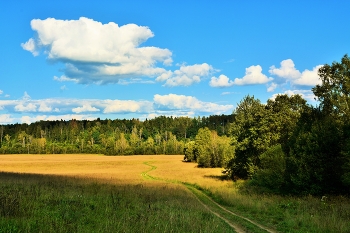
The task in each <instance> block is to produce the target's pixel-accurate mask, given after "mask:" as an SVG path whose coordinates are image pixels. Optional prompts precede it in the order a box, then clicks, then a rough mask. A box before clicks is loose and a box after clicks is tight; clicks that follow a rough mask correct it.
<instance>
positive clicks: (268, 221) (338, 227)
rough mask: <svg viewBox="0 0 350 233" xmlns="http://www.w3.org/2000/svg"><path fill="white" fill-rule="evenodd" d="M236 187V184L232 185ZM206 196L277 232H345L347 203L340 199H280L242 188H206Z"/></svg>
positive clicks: (349, 213)
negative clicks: (239, 190) (232, 190)
mask: <svg viewBox="0 0 350 233" xmlns="http://www.w3.org/2000/svg"><path fill="white" fill-rule="evenodd" d="M236 185H239V184H236ZM204 191H205V192H206V194H207V195H208V196H210V197H211V198H213V199H214V200H215V201H217V202H218V203H220V204H222V205H224V206H225V207H226V208H227V209H229V210H231V211H233V212H235V213H238V214H241V215H243V216H245V217H247V218H250V219H252V220H254V221H257V222H259V223H261V224H263V225H265V226H268V227H270V228H274V229H276V230H277V231H279V232H290V233H297V232H305V233H333V232H337V233H349V232H350V200H349V198H347V197H343V196H328V197H327V198H326V199H325V200H321V197H314V196H300V197H297V196H280V195H273V194H262V193H257V192H255V191H251V190H250V191H249V189H248V190H247V189H244V191H243V192H234V193H233V192H232V193H229V192H227V190H220V189H215V190H214V189H207V190H204Z"/></svg>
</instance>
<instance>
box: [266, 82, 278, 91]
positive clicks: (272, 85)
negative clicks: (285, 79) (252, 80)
mask: <svg viewBox="0 0 350 233" xmlns="http://www.w3.org/2000/svg"><path fill="white" fill-rule="evenodd" d="M276 88H277V84H276V83H271V85H270V86H269V87H268V88H267V92H273V91H274V90H275V89H276Z"/></svg>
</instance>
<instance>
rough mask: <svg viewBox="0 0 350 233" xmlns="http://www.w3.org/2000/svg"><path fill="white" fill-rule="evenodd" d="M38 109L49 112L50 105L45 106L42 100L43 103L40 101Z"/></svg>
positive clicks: (50, 109)
mask: <svg viewBox="0 0 350 233" xmlns="http://www.w3.org/2000/svg"><path fill="white" fill-rule="evenodd" d="M38 111H39V112H51V111H52V107H49V106H47V105H46V103H44V102H43V103H40V106H39V109H38Z"/></svg>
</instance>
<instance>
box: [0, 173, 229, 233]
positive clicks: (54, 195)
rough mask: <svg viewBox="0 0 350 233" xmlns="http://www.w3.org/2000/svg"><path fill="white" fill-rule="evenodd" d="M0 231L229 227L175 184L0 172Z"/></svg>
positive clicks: (223, 229) (205, 229)
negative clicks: (133, 182) (118, 182)
mask: <svg viewBox="0 0 350 233" xmlns="http://www.w3.org/2000/svg"><path fill="white" fill-rule="evenodd" d="M0 232H6V233H9V232H233V230H232V229H231V228H230V227H229V226H228V225H227V224H226V223H224V222H223V221H222V220H221V219H219V218H217V217H216V216H214V215H213V214H211V213H210V212H209V211H208V210H206V209H205V208H203V206H201V205H200V204H199V203H198V201H197V200H196V199H195V198H194V197H193V195H191V193H189V192H187V191H186V189H184V188H183V187H181V186H178V185H174V184H166V183H161V182H160V183H159V184H158V185H152V186H151V185H143V184H137V185H112V184H103V183H100V182H97V181H94V180H91V179H90V180H88V179H77V178H68V177H59V176H49V175H33V174H32V175H29V174H18V173H0Z"/></svg>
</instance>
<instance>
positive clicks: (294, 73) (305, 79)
mask: <svg viewBox="0 0 350 233" xmlns="http://www.w3.org/2000/svg"><path fill="white" fill-rule="evenodd" d="M321 67H322V65H318V66H316V67H314V68H313V69H312V70H308V69H306V70H304V71H303V72H300V71H299V70H297V69H296V68H295V65H294V62H293V61H292V60H291V59H287V60H283V61H282V62H281V67H280V68H276V67H275V66H271V67H270V70H269V72H270V74H272V75H276V76H278V77H280V78H283V79H284V80H285V81H283V82H286V81H287V82H290V84H291V85H298V86H315V85H317V84H320V83H321V80H320V77H319V75H318V70H319V68H321Z"/></svg>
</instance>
